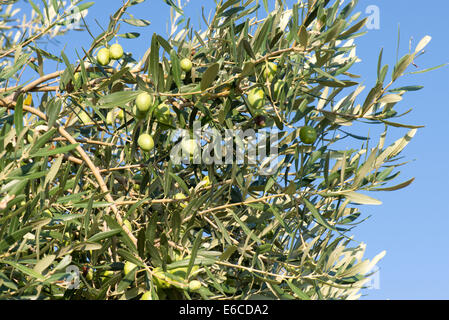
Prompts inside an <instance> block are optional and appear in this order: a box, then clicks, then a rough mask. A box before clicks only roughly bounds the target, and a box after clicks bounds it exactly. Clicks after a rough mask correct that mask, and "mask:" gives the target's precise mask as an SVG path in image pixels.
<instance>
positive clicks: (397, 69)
mask: <svg viewBox="0 0 449 320" xmlns="http://www.w3.org/2000/svg"><path fill="white" fill-rule="evenodd" d="M414 58H415V55H410V54H406V55H405V56H403V57H402V58H401V60H399V62H398V63H397V64H396V65H395V66H394V70H393V75H392V80H393V81H395V80H396V79H397V78H399V77H400V76H401V75H402V74H403V73H404V71H405V69H407V67H408V66H409V65H410V64H411V63H412V62H413V59H414Z"/></svg>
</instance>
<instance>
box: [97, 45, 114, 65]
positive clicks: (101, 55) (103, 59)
mask: <svg viewBox="0 0 449 320" xmlns="http://www.w3.org/2000/svg"><path fill="white" fill-rule="evenodd" d="M109 61H111V57H110V52H109V49H108V48H101V49H100V50H99V51H98V53H97V62H98V63H99V64H100V65H102V66H105V65H107V64H109Z"/></svg>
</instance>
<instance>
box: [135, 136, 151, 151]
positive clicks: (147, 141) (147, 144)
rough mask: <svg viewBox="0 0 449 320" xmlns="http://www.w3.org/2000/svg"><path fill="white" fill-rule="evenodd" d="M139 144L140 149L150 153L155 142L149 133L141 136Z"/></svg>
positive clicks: (138, 140)
mask: <svg viewBox="0 0 449 320" xmlns="http://www.w3.org/2000/svg"><path fill="white" fill-rule="evenodd" d="M137 143H138V145H139V147H140V148H141V149H142V150H144V151H150V150H151V149H153V148H154V140H153V137H152V136H151V135H149V134H148V133H143V134H141V135H140V136H139V139H137Z"/></svg>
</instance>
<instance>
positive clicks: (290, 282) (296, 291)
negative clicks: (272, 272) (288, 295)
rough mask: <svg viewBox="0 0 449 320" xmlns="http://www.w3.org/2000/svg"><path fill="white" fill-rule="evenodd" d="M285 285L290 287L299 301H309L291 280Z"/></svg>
mask: <svg viewBox="0 0 449 320" xmlns="http://www.w3.org/2000/svg"><path fill="white" fill-rule="evenodd" d="M287 285H288V286H289V287H290V289H292V290H293V292H294V293H295V294H296V295H297V296H298V298H300V299H301V300H310V297H309V296H308V295H307V294H306V293H305V292H304V291H302V290H301V289H299V288H298V287H296V286H295V285H294V284H293V282H292V280H288V281H287Z"/></svg>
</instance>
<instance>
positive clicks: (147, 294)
mask: <svg viewBox="0 0 449 320" xmlns="http://www.w3.org/2000/svg"><path fill="white" fill-rule="evenodd" d="M140 300H153V298H152V297H151V291H145V292H144V293H143V295H142V296H141V297H140Z"/></svg>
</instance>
